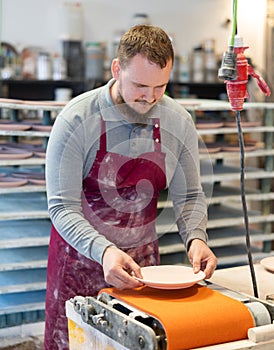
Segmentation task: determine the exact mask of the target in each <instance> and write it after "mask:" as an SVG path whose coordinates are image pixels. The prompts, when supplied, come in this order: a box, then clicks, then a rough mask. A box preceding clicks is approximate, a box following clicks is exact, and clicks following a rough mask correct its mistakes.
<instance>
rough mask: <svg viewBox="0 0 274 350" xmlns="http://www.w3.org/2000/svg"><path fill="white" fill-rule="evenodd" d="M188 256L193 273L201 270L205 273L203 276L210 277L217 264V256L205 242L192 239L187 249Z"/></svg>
mask: <svg viewBox="0 0 274 350" xmlns="http://www.w3.org/2000/svg"><path fill="white" fill-rule="evenodd" d="M188 258H189V261H190V262H191V264H192V267H193V271H194V273H198V272H199V271H200V270H203V271H204V272H205V274H206V277H205V278H210V277H211V276H212V275H213V273H214V271H215V269H216V266H217V258H216V256H215V255H214V254H213V252H212V251H211V249H210V248H209V247H208V245H207V244H206V243H205V242H203V241H202V240H200V239H193V241H191V243H190V248H189V250H188Z"/></svg>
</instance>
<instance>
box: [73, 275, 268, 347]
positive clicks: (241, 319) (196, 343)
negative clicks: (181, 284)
mask: <svg viewBox="0 0 274 350" xmlns="http://www.w3.org/2000/svg"><path fill="white" fill-rule="evenodd" d="M66 315H67V318H68V328H69V344H70V350H76V349H77V350H114V349H115V350H184V349H204V350H205V349H208V350H209V349H212V350H217V349H221V350H225V349H227V350H232V349H258V350H268V349H269V350H271V349H274V324H273V320H274V303H273V300H271V298H269V299H268V300H265V301H262V300H260V299H257V298H255V297H251V296H248V295H245V294H242V293H238V292H235V291H233V290H230V289H227V288H224V287H221V286H219V285H216V284H214V283H211V282H208V281H202V282H200V283H196V284H195V285H193V286H191V287H190V288H185V289H179V290H160V289H154V288H151V287H148V286H143V287H141V288H138V289H133V290H124V291H120V290H118V289H115V288H106V289H103V290H101V291H100V293H99V294H98V296H97V297H83V296H75V297H74V298H72V299H70V300H68V301H67V302H66Z"/></svg>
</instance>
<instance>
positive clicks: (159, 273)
mask: <svg viewBox="0 0 274 350" xmlns="http://www.w3.org/2000/svg"><path fill="white" fill-rule="evenodd" d="M141 273H142V276H143V278H137V277H135V278H136V279H137V280H138V281H140V282H142V283H144V284H145V285H147V286H149V287H152V288H157V289H183V288H189V287H191V286H193V285H194V284H195V283H197V282H200V281H202V280H203V279H204V278H205V273H204V272H203V271H200V272H198V273H197V274H194V272H193V269H192V267H187V266H177V265H159V266H147V267H142V268H141Z"/></svg>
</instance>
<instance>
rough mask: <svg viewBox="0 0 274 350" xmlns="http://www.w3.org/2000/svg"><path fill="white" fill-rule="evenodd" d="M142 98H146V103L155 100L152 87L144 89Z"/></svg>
mask: <svg viewBox="0 0 274 350" xmlns="http://www.w3.org/2000/svg"><path fill="white" fill-rule="evenodd" d="M144 100H146V101H147V102H148V103H153V102H154V101H155V90H154V89H153V88H151V89H147V90H146V92H145V94H144Z"/></svg>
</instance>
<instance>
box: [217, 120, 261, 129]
mask: <svg viewBox="0 0 274 350" xmlns="http://www.w3.org/2000/svg"><path fill="white" fill-rule="evenodd" d="M261 125H262V123H261V122H256V121H254V122H251V121H250V122H248V121H241V126H242V127H255V126H261ZM224 126H226V127H229V128H236V127H237V123H236V121H231V122H225V123H224Z"/></svg>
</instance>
